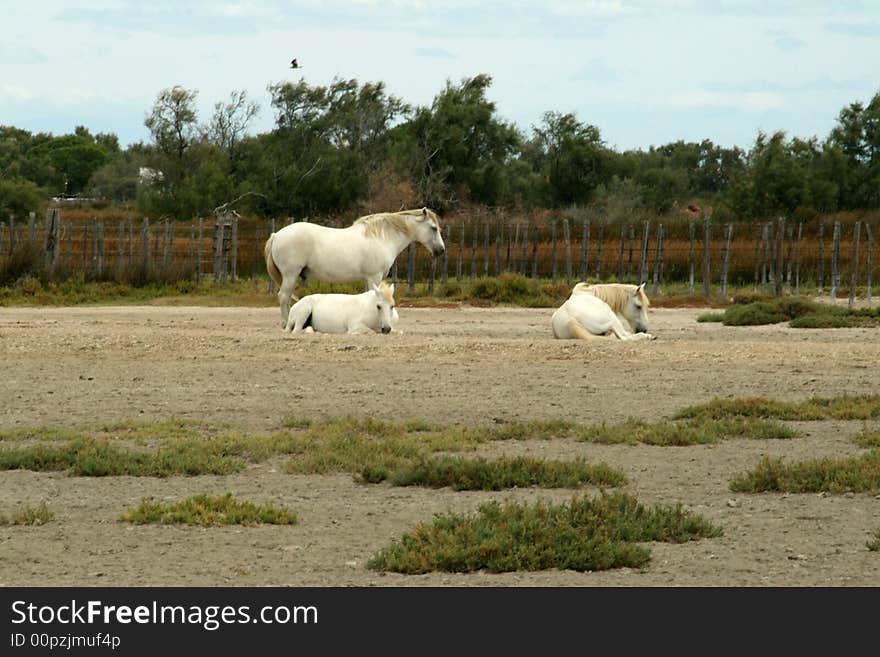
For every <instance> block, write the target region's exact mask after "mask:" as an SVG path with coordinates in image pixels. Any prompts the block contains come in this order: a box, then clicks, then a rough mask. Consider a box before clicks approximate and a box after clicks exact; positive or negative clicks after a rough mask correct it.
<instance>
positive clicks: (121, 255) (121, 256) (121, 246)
mask: <svg viewBox="0 0 880 657" xmlns="http://www.w3.org/2000/svg"><path fill="white" fill-rule="evenodd" d="M124 260H125V220H124V219H123V220H121V221H120V222H119V243H118V244H117V245H116V266H117V268H120V267H122V263H123V261H124Z"/></svg>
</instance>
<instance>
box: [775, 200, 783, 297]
mask: <svg viewBox="0 0 880 657" xmlns="http://www.w3.org/2000/svg"><path fill="white" fill-rule="evenodd" d="M775 241H776V246H775V247H774V249H775V250H774V252H773V254H774V255H775V256H776V278H775V279H774V280H773V283H774V288H775V289H774V292H775V294H776V296H777V297H781V296H782V278H783V273H782V270H783V264H784V263H783V253H782V247H783V245H784V243H785V217H777V219H776V240H775Z"/></svg>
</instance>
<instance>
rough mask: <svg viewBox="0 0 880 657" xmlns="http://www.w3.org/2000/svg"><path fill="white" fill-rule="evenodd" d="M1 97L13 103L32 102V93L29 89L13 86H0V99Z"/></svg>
mask: <svg viewBox="0 0 880 657" xmlns="http://www.w3.org/2000/svg"><path fill="white" fill-rule="evenodd" d="M3 96H5V97H7V98H9V99H10V100H13V101H19V102H22V101H29V100H32V99H33V98H34V93H33V92H32V91H31V90H30V89H26V88H25V87H20V86H18V85H15V84H0V97H3Z"/></svg>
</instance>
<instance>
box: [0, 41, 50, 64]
mask: <svg viewBox="0 0 880 657" xmlns="http://www.w3.org/2000/svg"><path fill="white" fill-rule="evenodd" d="M48 61H49V58H48V57H46V54H45V53H43V52H42V51H40V50H37V49H35V48H31V47H30V46H22V45H11V44H5V45H0V62H3V63H5V64H45V63H46V62H48Z"/></svg>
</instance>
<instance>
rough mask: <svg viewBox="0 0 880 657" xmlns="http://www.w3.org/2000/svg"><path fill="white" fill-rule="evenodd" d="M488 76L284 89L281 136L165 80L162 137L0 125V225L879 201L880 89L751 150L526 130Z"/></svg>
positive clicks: (242, 98) (230, 102) (837, 206)
mask: <svg viewBox="0 0 880 657" xmlns="http://www.w3.org/2000/svg"><path fill="white" fill-rule="evenodd" d="M491 84H492V78H491V77H490V76H489V75H477V76H475V77H472V78H466V79H463V80H461V81H459V82H457V83H454V82H452V81H447V82H446V84H445V86H444V88H443V89H441V90H440V91H439V92H438V93H437V94H436V96H435V97H434V99H433V102H432V103H431V104H430V105H429V106H411V105H409V104H407V103H405V102H404V101H403V100H401V99H400V98H398V97H396V96H394V95H392V94H390V93H388V91H387V90H386V88H385V85H384V83H382V82H367V83H363V84H362V83H360V82H358V81H357V80H354V79H349V80H345V79H339V78H335V79H333V80H332V81H331V82H330V84H329V85H327V86H321V85H312V84H309V83H307V82H306V81H305V80H300V81H298V82H280V83H275V84H270V85H269V86H268V92H269V96H270V99H271V100H270V104H271V111H272V113H273V115H274V124H273V128H272V129H271V130H270V131H268V132H265V133H261V134H251V132H250V131H249V126H250V124H251V123H252V121H253V119H254V118H255V117H256V116H257V115H258V113H259V112H260V111H261V108H260V107H259V106H258V105H257V104H256V103H255V102H253V101H251V100H249V99H248V97H247V94H246V93H245V92H244V91H233V92H231V93H230V95H229V97H228V99H226V100H224V101H221V102H217V103H216V104H215V105H214V108H213V113H212V115H211V116H210V117H207V120H206V121H202V120H200V117H199V116H198V112H197V109H196V104H197V99H198V91H197V90H194V89H186V88H183V87H180V86H175V87H172V88H168V89H163V90H162V91H160V92H159V93H158V94H157V96H156V100H155V103H154V105H153V107H152V108H150V110H149V113H148V115H147V117H146V119H145V121H144V125H145V126H146V128H147V129H148V130H149V133H150V140H149V142H148V143H143V142H138V143H134V144H131V145H130V146H128V147H126V148H120V145H119V140H118V138H117V136H116V135H114V134H102V133H99V134H92V133H91V132H90V131H89V130H88V128H86V127H83V126H79V127H76V129H75V130H74V132H73V134H69V135H62V136H54V135H52V134H48V133H42V132H41V133H36V134H32V133H30V132H28V131H26V130H22V129H20V128H16V127H13V126H0V219H3V218H5V216H6V215H12V216H19V217H20V216H22V215H24V214H26V213H27V212H28V211H32V210H36V209H38V208H39V207H40V206H41V205H43V204H45V203H46V201H47V199H48V198H49V197H50V196H55V195H59V194H67V195H81V196H87V197H89V198H95V199H101V200H103V201H105V202H110V203H121V204H133V205H135V206H136V207H137V209H139V210H140V211H141V212H143V213H145V214H150V215H152V216H157V217H159V216H168V217H174V218H178V219H191V218H192V217H195V216H198V215H206V214H208V213H210V212H211V211H212V210H213V209H214V208H216V207H218V206H220V205H222V204H224V203H227V202H230V201H231V200H234V199H240V207H239V209H240V211H244V212H248V213H251V214H253V215H256V216H263V217H272V216H275V217H279V216H293V217H304V216H322V215H325V216H326V215H335V214H339V213H345V212H349V211H351V210H354V209H358V208H361V207H364V206H366V205H370V204H371V203H372V205H374V206H375V205H379V206H383V205H384V206H389V207H388V209H397V208H396V207H394V208H391V207H390V205H391V204H395V205H399V204H400V203H401V202H402V201H407V202H412V203H414V204H418V205H428V206H430V207H432V208H434V209H436V210H438V211H440V212H445V211H449V210H455V209H456V208H460V207H465V206H466V205H467V204H476V205H483V206H492V207H503V208H511V209H520V210H526V211H528V210H534V209H538V208H567V207H571V206H595V207H597V208H600V209H604V210H605V211H606V212H608V213H615V212H616V213H626V212H634V211H648V212H652V213H658V214H663V213H668V212H670V211H671V210H673V209H675V208H676V207H681V206H683V205H686V204H693V203H705V204H707V205H710V206H711V207H713V208H715V209H716V211H727V212H729V213H731V214H732V215H733V216H736V218H741V219H745V218H755V219H762V218H766V217H769V216H773V215H775V214H779V213H784V214H791V213H795V212H798V211H807V212H821V213H827V212H836V211H841V210H875V209H877V208H878V207H880V93H878V94H877V95H875V96H874V97H873V98H872V99H871V100H870V102H868V103H867V104H863V103H861V102H853V103H851V104H849V105H847V106H846V107H844V108H843V109H842V110H841V111H840V113H839V115H838V117H837V121H836V125H835V126H834V128H833V129H832V130H831V132H830V134H828V135H827V136H826V137H825V138H824V139H821V140H820V139H819V138H818V137H815V136H814V137H811V138H809V139H803V138H800V137H791V136H789V135H787V134H786V133H785V132H783V131H778V132H774V133H772V134H766V133H764V132H759V133H758V135H757V136H756V138H755V142H754V144H753V145H752V146H751V148H750V149H749V150H744V149H742V148H739V147H733V148H724V147H721V146H718V145H716V144H714V143H713V142H712V141H711V140H709V139H704V140H703V141H701V142H699V143H697V142H685V141H676V142H673V143H669V144H665V145H662V146H651V147H650V148H647V149H635V150H626V151H622V152H618V151H616V150H614V149H612V148H609V147H608V145H607V144H606V143H605V141H604V140H603V138H602V134H601V131H600V129H599V127H597V126H595V125H591V124H589V123H585V122H583V121H581V120H579V119H578V118H577V116H575V115H574V114H570V113H569V114H563V113H559V112H555V111H547V112H546V113H545V114H544V115H543V117H542V119H541V121H540V122H539V124H538V125H536V126H533V127H531V129H530V130H529V131H524V130H522V129H520V128H519V127H517V126H515V125H514V124H512V123H509V122H507V121H504V120H503V119H502V118H500V116H499V114H498V111H497V108H496V106H495V104H494V103H493V102H492V101H490V100H489V98H488V91H489V89H490V87H491Z"/></svg>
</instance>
